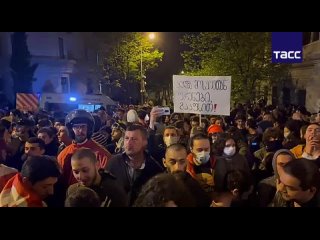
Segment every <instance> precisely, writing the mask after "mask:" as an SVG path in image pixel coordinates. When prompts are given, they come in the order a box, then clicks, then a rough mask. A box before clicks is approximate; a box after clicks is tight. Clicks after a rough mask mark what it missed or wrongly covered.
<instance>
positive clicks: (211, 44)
mask: <svg viewBox="0 0 320 240" xmlns="http://www.w3.org/2000/svg"><path fill="white" fill-rule="evenodd" d="M181 43H182V44H185V45H186V46H187V47H188V50H187V51H184V52H183V53H182V57H183V59H184V69H185V72H186V74H188V75H198V76H231V77H232V98H233V100H234V101H241V100H242V101H247V100H250V99H253V98H254V97H255V90H256V86H257V84H261V83H264V85H266V84H267V85H269V86H272V84H275V83H276V82H277V81H279V80H282V79H283V78H286V77H287V76H288V67H289V65H286V64H273V63H271V34H270V33H267V32H218V33H217V32H201V33H198V34H188V35H185V36H184V37H183V38H182V40H181Z"/></svg>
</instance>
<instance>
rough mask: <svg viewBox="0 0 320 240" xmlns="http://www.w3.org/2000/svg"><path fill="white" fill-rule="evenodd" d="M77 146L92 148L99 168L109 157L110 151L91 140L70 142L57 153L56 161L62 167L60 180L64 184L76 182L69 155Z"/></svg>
mask: <svg viewBox="0 0 320 240" xmlns="http://www.w3.org/2000/svg"><path fill="white" fill-rule="evenodd" d="M79 148H90V149H91V150H93V151H94V152H95V154H96V156H97V159H98V162H99V163H100V168H102V169H104V168H105V166H106V165H107V162H108V160H109V159H110V158H111V153H110V152H108V150H106V149H104V148H103V147H102V146H101V145H98V144H97V143H96V142H94V141H93V140H91V139H89V140H88V141H86V142H85V143H83V144H76V143H72V144H70V145H69V146H67V147H66V148H65V149H63V150H62V152H61V153H60V154H59V155H58V162H59V164H60V166H61V168H62V176H61V180H62V183H63V184H65V186H70V185H71V184H74V183H76V182H77V180H76V179H75V178H74V176H73V174H72V168H71V156H72V155H73V153H74V152H75V151H76V150H77V149H79Z"/></svg>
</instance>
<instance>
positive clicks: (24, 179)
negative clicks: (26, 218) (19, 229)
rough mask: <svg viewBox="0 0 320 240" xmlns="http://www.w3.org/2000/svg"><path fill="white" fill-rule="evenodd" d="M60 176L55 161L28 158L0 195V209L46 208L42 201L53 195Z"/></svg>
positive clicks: (33, 157) (47, 158)
mask: <svg viewBox="0 0 320 240" xmlns="http://www.w3.org/2000/svg"><path fill="white" fill-rule="evenodd" d="M59 176H60V167H59V165H58V163H57V161H56V160H55V159H53V158H51V157H49V156H30V157H29V158H28V159H27V160H26V161H25V163H24V164H23V166H22V169H21V172H20V173H17V174H16V175H15V176H13V177H12V178H11V179H9V181H8V182H7V183H6V185H5V186H4V188H3V190H2V192H1V193H0V207H46V206H47V205H46V204H45V202H44V200H45V199H47V198H48V197H49V196H50V195H52V194H53V193H54V185H55V184H56V182H57V180H58V177H59Z"/></svg>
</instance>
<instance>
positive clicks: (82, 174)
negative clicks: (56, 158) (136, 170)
mask: <svg viewBox="0 0 320 240" xmlns="http://www.w3.org/2000/svg"><path fill="white" fill-rule="evenodd" d="M71 167H72V172H73V176H74V177H75V179H76V180H77V181H78V183H75V184H73V185H71V186H70V187H69V189H68V192H67V197H68V195H69V193H70V192H74V191H75V188H79V187H81V186H86V187H89V188H91V189H92V190H94V191H95V192H96V193H97V194H98V196H99V198H100V201H101V205H100V206H101V207H126V206H127V205H128V200H127V196H126V194H125V192H124V190H123V189H122V188H121V187H120V185H119V183H118V182H117V181H116V178H115V177H114V176H113V175H111V174H110V173H108V172H106V171H104V170H102V169H100V164H99V162H98V161H97V158H96V155H95V154H94V152H93V151H92V150H91V149H88V148H80V149H77V150H76V151H75V153H74V154H73V155H72V157H71Z"/></svg>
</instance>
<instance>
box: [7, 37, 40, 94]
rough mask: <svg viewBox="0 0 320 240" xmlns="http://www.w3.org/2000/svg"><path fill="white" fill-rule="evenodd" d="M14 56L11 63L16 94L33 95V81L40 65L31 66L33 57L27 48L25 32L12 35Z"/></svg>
mask: <svg viewBox="0 0 320 240" xmlns="http://www.w3.org/2000/svg"><path fill="white" fill-rule="evenodd" d="M11 44H12V56H11V61H10V67H11V75H12V78H13V89H14V92H15V93H18V92H23V93H32V81H33V75H34V72H35V70H36V69H37V67H38V64H32V65H31V55H30V52H29V49H28V46H27V35H26V33H25V32H14V33H13V34H12V35H11Z"/></svg>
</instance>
